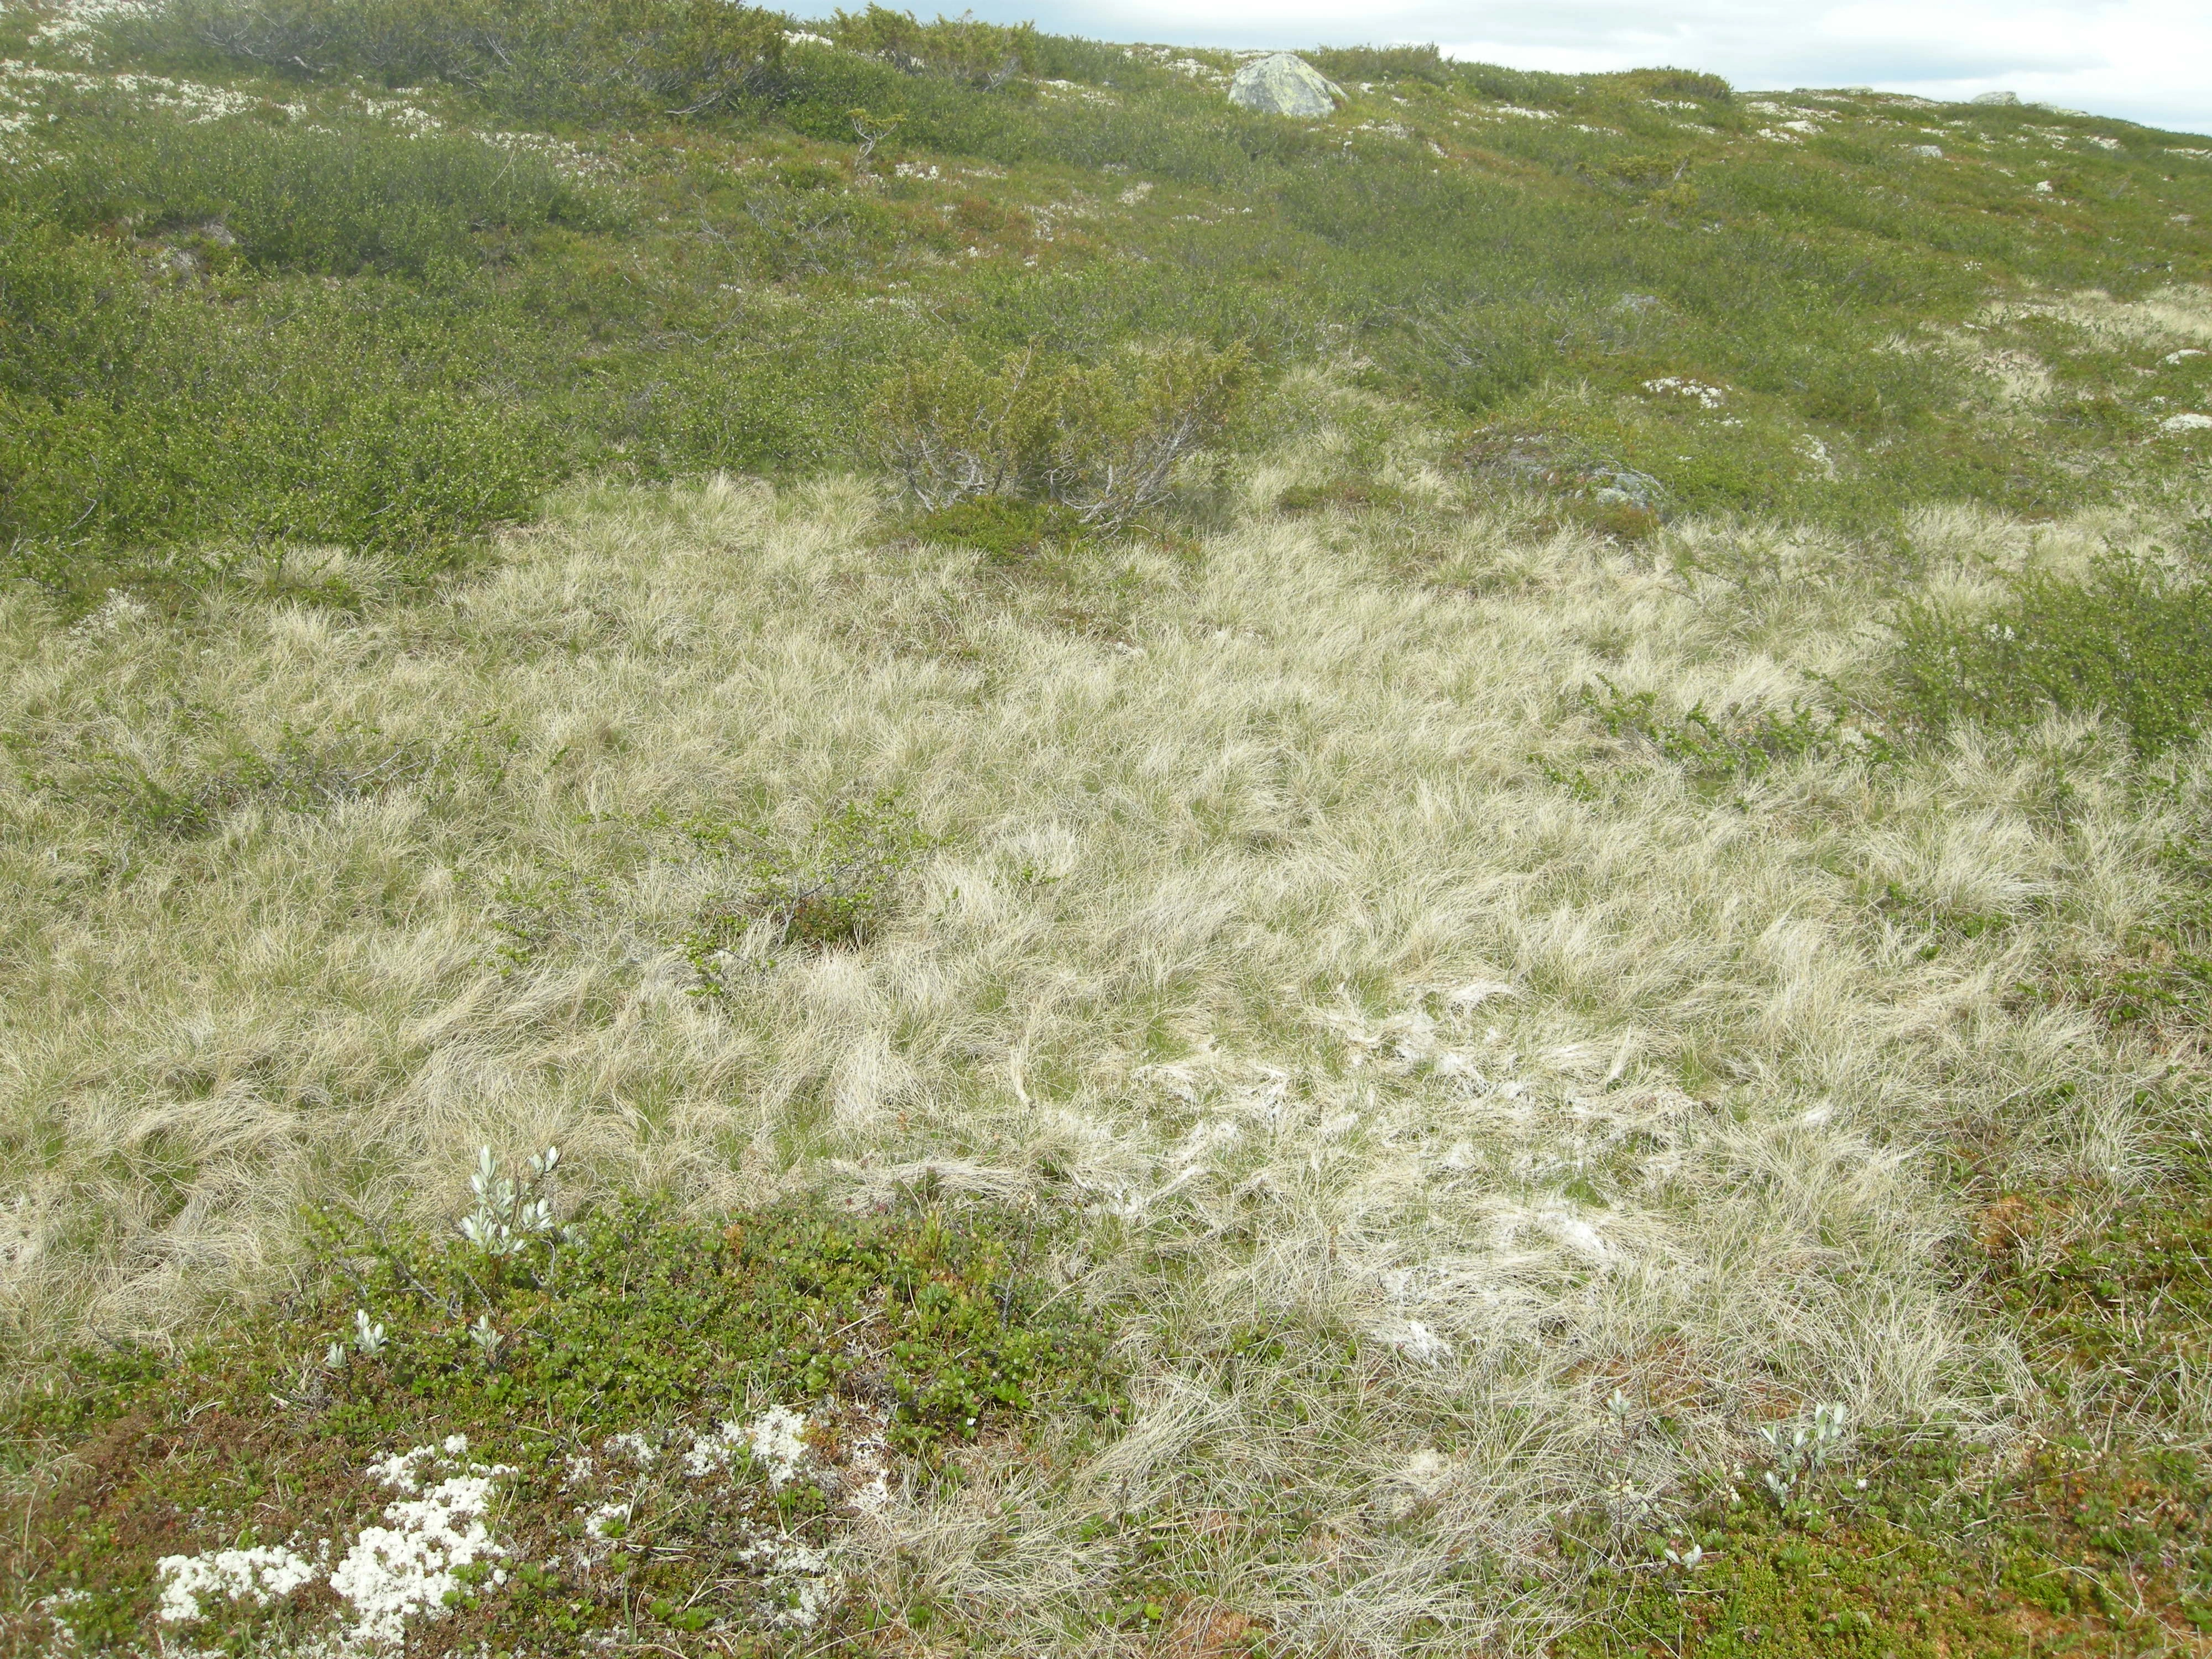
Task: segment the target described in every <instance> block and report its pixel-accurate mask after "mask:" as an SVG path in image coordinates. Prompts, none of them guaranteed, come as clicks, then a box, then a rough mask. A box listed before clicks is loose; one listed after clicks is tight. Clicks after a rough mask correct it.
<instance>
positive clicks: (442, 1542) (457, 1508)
mask: <svg viewBox="0 0 2212 1659" xmlns="http://www.w3.org/2000/svg"><path fill="white" fill-rule="evenodd" d="M455 1441H459V1444H460V1445H461V1446H462V1447H463V1448H465V1447H466V1445H467V1442H466V1441H465V1440H459V1437H458V1436H456V1437H454V1439H453V1440H449V1441H447V1445H448V1446H451V1445H453V1444H454V1443H455ZM436 1455H437V1454H436V1453H435V1452H432V1451H430V1449H428V1447H424V1448H422V1449H419V1450H416V1451H413V1452H410V1453H408V1454H407V1455H406V1456H405V1457H404V1459H398V1460H390V1459H387V1460H386V1462H384V1463H383V1464H381V1465H380V1466H378V1468H379V1469H381V1470H383V1471H385V1473H382V1474H380V1475H379V1478H380V1479H381V1480H384V1482H385V1484H386V1486H392V1487H394V1488H396V1489H398V1491H400V1492H410V1493H412V1492H420V1491H421V1490H422V1486H421V1479H420V1476H419V1475H418V1474H417V1473H416V1467H417V1464H418V1462H419V1461H420V1460H423V1459H425V1458H430V1457H435V1456H436ZM376 1472H377V1471H376V1470H372V1473H376ZM513 1472H514V1471H513V1469H512V1468H508V1467H507V1466H506V1465H504V1464H495V1465H489V1466H486V1465H482V1464H478V1465H476V1466H474V1467H472V1468H470V1469H469V1470H468V1471H467V1472H466V1473H465V1474H453V1475H448V1476H447V1478H446V1479H444V1480H441V1481H439V1482H438V1484H437V1485H436V1486H432V1487H431V1488H430V1489H429V1490H428V1492H422V1495H421V1496H420V1497H409V1498H402V1499H400V1500H399V1501H398V1502H397V1503H394V1504H387V1505H386V1507H385V1510H384V1519H385V1521H386V1523H387V1524H386V1525H384V1526H381V1527H367V1528H362V1534H361V1536H360V1537H358V1538H356V1540H355V1541H354V1543H353V1547H352V1548H351V1549H349V1550H348V1551H347V1552H346V1555H345V1559H343V1561H340V1562H339V1563H338V1565H337V1567H335V1568H334V1569H332V1571H331V1589H333V1590H336V1591H337V1593H338V1595H341V1596H343V1598H344V1599H345V1600H346V1601H348V1602H349V1603H351V1604H352V1607H353V1610H354V1614H355V1618H356V1625H355V1628H354V1630H353V1632H352V1633H351V1634H352V1640H353V1642H354V1643H355V1644H356V1646H359V1645H361V1644H368V1645H371V1646H379V1645H382V1646H389V1645H392V1644H397V1643H398V1642H399V1641H400V1639H401V1638H402V1637H403V1636H404V1632H405V1626H406V1622H407V1620H409V1619H410V1618H413V1617H414V1616H415V1615H416V1614H417V1613H435V1612H437V1611H438V1610H439V1609H440V1608H441V1607H443V1606H444V1604H445V1598H446V1596H447V1594H448V1593H449V1592H452V1591H455V1590H459V1589H460V1588H461V1581H460V1579H459V1578H458V1577H455V1570H456V1569H457V1568H460V1567H465V1566H468V1565H471V1564H472V1563H474V1562H477V1561H483V1560H486V1559H492V1558H495V1557H503V1556H505V1555H506V1553H507V1549H506V1547H505V1546H504V1545H502V1544H501V1543H500V1542H499V1541H497V1540H496V1539H495V1538H494V1537H493V1536H492V1535H491V1531H490V1528H489V1526H488V1525H487V1524H486V1520H485V1517H486V1516H489V1514H490V1512H491V1504H492V1488H493V1486H495V1484H496V1483H497V1481H498V1480H499V1479H500V1477H501V1476H502V1475H507V1474H513Z"/></svg>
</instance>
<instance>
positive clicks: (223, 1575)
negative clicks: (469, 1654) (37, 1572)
mask: <svg viewBox="0 0 2212 1659" xmlns="http://www.w3.org/2000/svg"><path fill="white" fill-rule="evenodd" d="M468 1449H469V1443H468V1438H467V1437H466V1436H465V1435H458V1434H456V1435H449V1436H448V1437H447V1438H446V1440H445V1442H444V1443H443V1444H442V1445H441V1446H417V1447H416V1448H415V1449H413V1450H411V1451H404V1452H398V1453H395V1454H394V1455H391V1456H389V1457H380V1458H378V1459H376V1460H375V1461H374V1462H372V1463H370V1464H369V1466H368V1471H367V1473H368V1474H369V1476H370V1477H371V1478H372V1479H373V1480H376V1481H377V1482H378V1483H379V1484H380V1485H381V1486H386V1487H389V1488H391V1489H392V1490H393V1491H395V1492H400V1493H402V1494H404V1496H403V1497H402V1498H400V1499H399V1500H398V1502H396V1503H392V1504H386V1506H385V1510H384V1521H385V1524H384V1525H382V1526H378V1527H365V1528H362V1532H361V1534H360V1535H359V1536H358V1537H356V1539H355V1540H354V1541H353V1543H352V1545H351V1547H349V1548H348V1549H347V1551H346V1553H345V1555H344V1557H343V1559H341V1560H340V1561H339V1562H338V1564H337V1566H336V1567H334V1568H332V1569H331V1574H330V1585H331V1589H332V1590H333V1591H335V1592H336V1593H337V1595H338V1597H339V1598H340V1599H341V1600H342V1601H344V1602H346V1603H347V1605H348V1606H349V1608H350V1609H351V1612H352V1617H351V1618H350V1619H349V1620H346V1619H342V1620H341V1621H340V1623H339V1626H338V1627H337V1629H336V1630H335V1631H333V1632H331V1634H330V1637H329V1638H328V1639H327V1640H326V1641H325V1642H324V1643H323V1644H321V1645H320V1646H319V1648H318V1649H317V1650H316V1651H318V1652H319V1653H320V1654H321V1655H323V1656H325V1659H348V1656H352V1655H356V1654H371V1653H380V1652H384V1651H387V1650H392V1649H396V1648H398V1647H401V1646H403V1645H404V1642H405V1639H406V1626H407V1621H408V1620H410V1619H412V1618H415V1617H416V1616H417V1615H423V1616H428V1617H431V1618H435V1617H436V1616H437V1615H438V1614H439V1613H441V1612H442V1611H443V1610H444V1607H445V1605H446V1597H447V1595H448V1594H449V1593H451V1592H453V1591H456V1590H458V1589H460V1588H461V1580H460V1579H459V1577H458V1576H457V1574H458V1570H459V1569H460V1568H462V1567H465V1566H468V1565H471V1563H473V1562H477V1561H483V1560H489V1559H495V1558H502V1557H504V1556H505V1555H506V1554H507V1547H506V1546H505V1545H503V1544H501V1543H500V1542H499V1541H498V1540H497V1539H495V1538H494V1537H493V1536H492V1534H491V1530H490V1527H489V1520H488V1517H489V1515H490V1513H491V1507H492V1499H493V1496H494V1488H495V1486H496V1485H497V1483H498V1482H499V1480H501V1478H502V1477H503V1476H506V1475H509V1474H513V1473H514V1471H513V1469H512V1468H508V1467H507V1466H506V1465H504V1464H481V1463H479V1464H472V1465H469V1466H467V1467H465V1468H459V1469H458V1471H457V1470H456V1466H455V1464H454V1463H453V1460H455V1459H458V1458H460V1457H462V1456H465V1455H466V1454H467V1452H468ZM432 1476H442V1477H443V1478H441V1479H438V1480H436V1481H435V1484H432V1485H430V1486H428V1489H427V1490H426V1489H425V1482H426V1480H428V1479H429V1478H430V1477H432ZM328 1550H329V1546H328V1544H327V1543H325V1545H324V1546H323V1553H324V1554H325V1559H327V1556H328ZM322 1573H323V1570H322V1568H321V1567H319V1566H318V1565H316V1564H315V1563H314V1562H313V1561H310V1560H308V1559H307V1558H306V1557H304V1556H301V1555H299V1554H297V1553H294V1552H293V1551H292V1550H289V1549H288V1548H285V1547H283V1546H282V1545H263V1546H259V1547H254V1548H251V1549H228V1550H218V1551H215V1552H212V1553H209V1554H206V1555H168V1556H164V1557H162V1558H161V1560H160V1561H158V1562H157V1563H155V1574H156V1577H157V1580H158V1582H159V1583H160V1585H161V1606H160V1608H159V1611H158V1613H157V1615H156V1616H157V1617H158V1619H159V1620H160V1621H161V1623H162V1624H165V1625H184V1624H191V1623H193V1622H196V1621H197V1620H201V1619H204V1618H206V1617H207V1616H208V1615H209V1613H210V1611H212V1609H211V1608H210V1605H209V1604H210V1602H211V1601H214V1600H215V1599H216V1597H218V1596H219V1597H222V1598H223V1599H225V1600H227V1601H232V1602H238V1601H251V1602H252V1604H253V1605H254V1606H255V1607H267V1606H269V1605H270V1603H271V1602H272V1601H279V1600H281V1599H282V1598H283V1597H285V1596H287V1595H290V1594H292V1592H293V1591H295V1590H296V1589H301V1588H302V1587H303V1586H305V1585H307V1584H311V1583H314V1582H315V1581H316V1580H318V1579H319V1578H320V1577H322ZM506 1577H507V1575H506V1573H505V1572H504V1571H494V1572H493V1574H492V1582H493V1583H505V1582H506Z"/></svg>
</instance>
